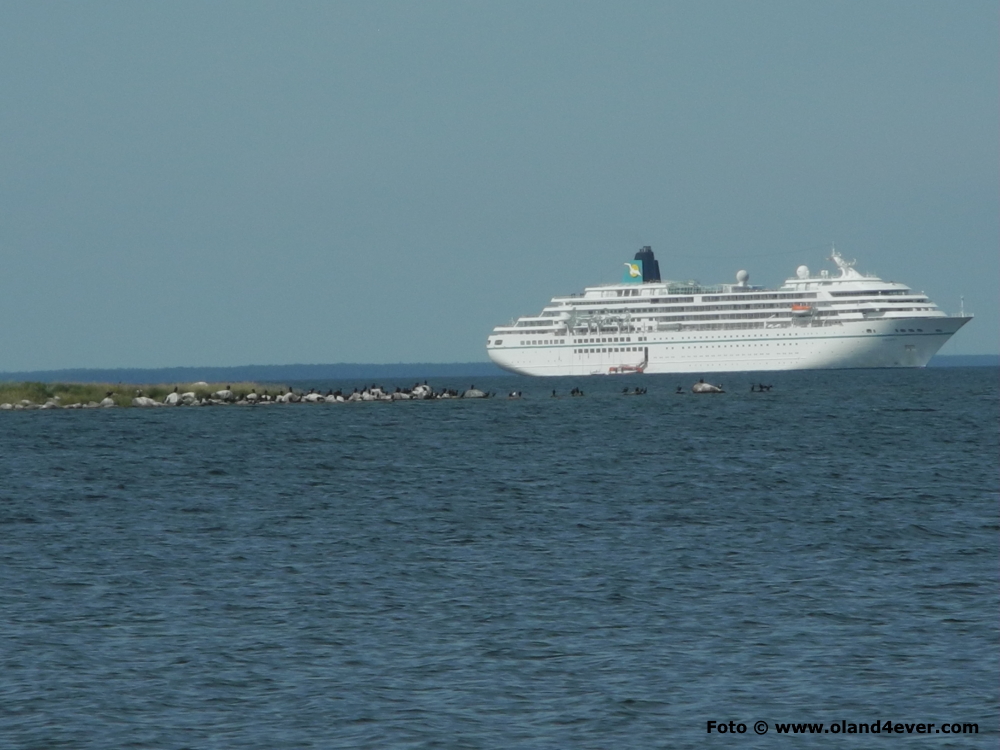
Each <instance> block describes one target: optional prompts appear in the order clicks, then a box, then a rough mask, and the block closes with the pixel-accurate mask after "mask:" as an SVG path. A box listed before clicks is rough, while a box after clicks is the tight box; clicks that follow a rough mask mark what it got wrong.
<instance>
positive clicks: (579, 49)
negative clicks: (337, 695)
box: [0, 0, 1000, 371]
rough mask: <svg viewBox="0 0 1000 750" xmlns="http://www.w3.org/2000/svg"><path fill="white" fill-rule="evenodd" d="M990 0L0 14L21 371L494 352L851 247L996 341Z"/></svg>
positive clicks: (8, 309) (985, 348) (3, 303)
mask: <svg viewBox="0 0 1000 750" xmlns="http://www.w3.org/2000/svg"><path fill="white" fill-rule="evenodd" d="M998 29H1000V11H998V4H997V3H996V2H975V1H974V0H966V1H965V2H961V3H940V2H931V3H925V2H877V1H875V2H873V1H871V0H868V1H866V2H850V1H846V0H845V1H838V2H812V3H802V2H705V3H694V2H691V3H667V2H657V3H644V2H632V3H625V4H622V3H614V4H612V3H607V2H600V3H598V2H595V3H587V2H555V1H554V0H552V1H547V2H503V3H485V2H461V3H460V2H450V3H436V2H421V3H412V2H407V3H404V2H364V3H343V4H337V3H328V2H323V3H306V2H301V3H277V2H270V3H255V2H246V1H243V2H232V3H226V2H213V3H204V2H192V3H185V2H171V3H134V2H122V3H111V2H94V3H68V2H67V3H51V2H32V3H12V2H8V3H3V4H0V104H2V106H0V193H2V195H0V268H2V269H3V281H4V285H3V287H4V291H3V294H2V295H0V315H2V321H3V324H2V325H3V331H4V336H3V341H4V343H3V348H2V350H0V370H7V371H14V370H28V369H47V368H64V367H67V368H68V367H161V366H184V365H220V366H224V365H241V364H286V363H299V362H301V363H327V362H380V363H384V362H414V361H423V362H428V361H429V362H449V361H474V360H485V359H486V354H485V346H484V345H485V341H486V336H487V334H488V333H489V331H490V329H491V328H492V326H493V325H496V324H498V323H502V322H506V321H507V320H509V319H510V318H511V317H514V316H516V315H521V314H527V313H534V312H537V311H538V310H540V309H541V307H542V306H543V305H544V304H545V303H546V302H547V301H548V299H549V298H550V297H551V296H553V295H555V294H564V293H570V292H577V291H580V290H582V288H583V287H584V286H585V285H588V284H596V283H604V282H613V281H616V280H617V279H618V278H619V276H620V269H621V267H622V266H621V263H622V261H623V260H626V259H628V258H630V257H631V256H632V255H633V254H634V253H635V251H636V250H637V249H638V248H639V246H640V245H647V244H648V245H652V246H653V249H654V251H655V252H656V254H657V257H658V258H659V260H660V267H661V270H662V272H663V275H664V276H665V277H668V278H677V279H690V278H694V279H699V280H701V281H702V282H705V283H717V282H722V281H729V280H731V279H733V278H734V274H735V272H736V271H737V270H738V269H740V268H746V269H747V270H749V271H750V274H751V281H752V282H753V283H758V284H767V285H772V284H778V283H780V282H781V281H782V280H783V279H784V278H785V277H787V276H790V275H792V273H793V271H794V269H795V267H796V266H797V265H799V264H800V263H806V264H807V265H809V266H810V267H812V268H814V269H818V268H822V267H829V264H826V266H824V258H825V256H826V255H827V254H828V248H829V245H830V243H831V242H836V244H837V247H838V249H839V250H840V251H841V252H842V253H843V254H844V255H845V256H847V257H848V258H857V259H858V266H857V267H858V269H859V270H861V271H863V272H865V271H867V272H874V273H878V274H880V275H882V276H883V277H885V278H890V279H893V280H896V281H902V282H905V283H907V284H909V285H910V286H912V287H914V288H916V289H918V290H923V291H926V292H927V293H928V294H929V295H930V296H931V298H932V299H934V300H935V301H936V302H937V303H938V304H939V305H941V306H942V307H944V308H945V309H948V310H952V311H956V312H957V310H958V307H959V298H960V296H961V295H964V296H965V307H966V310H967V311H972V312H974V313H976V315H977V318H976V320H974V321H973V322H972V323H970V324H969V325H968V326H966V328H965V329H963V330H962V331H961V332H959V334H958V335H957V336H956V337H955V338H954V339H953V340H952V341H951V342H950V343H949V344H948V345H947V346H946V348H945V349H944V350H943V353H955V354H977V353H996V352H997V351H998V349H1000V293H998V286H997V285H998V282H1000V226H998V206H1000V170H998V164H1000V154H998V133H1000V93H998V92H1000V73H998V71H1000V64H998V63H1000V54H998V51H1000V31H998Z"/></svg>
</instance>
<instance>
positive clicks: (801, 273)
mask: <svg viewBox="0 0 1000 750" xmlns="http://www.w3.org/2000/svg"><path fill="white" fill-rule="evenodd" d="M795 275H796V276H798V277H799V278H800V279H803V280H804V279H808V278H809V266H806V265H802V266H799V267H798V268H796V269H795Z"/></svg>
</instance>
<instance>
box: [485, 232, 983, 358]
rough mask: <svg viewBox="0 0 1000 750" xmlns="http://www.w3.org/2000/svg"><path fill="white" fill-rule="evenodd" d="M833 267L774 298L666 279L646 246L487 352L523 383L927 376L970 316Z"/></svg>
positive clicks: (740, 278) (751, 290)
mask: <svg viewBox="0 0 1000 750" xmlns="http://www.w3.org/2000/svg"><path fill="white" fill-rule="evenodd" d="M830 260H831V261H832V262H833V263H834V264H835V266H836V270H835V271H834V272H833V273H831V272H830V271H826V270H824V271H820V272H819V274H813V273H811V272H810V270H809V268H808V267H806V266H799V267H798V269H797V270H796V272H795V276H793V277H792V278H790V279H788V280H787V281H785V283H784V284H782V285H781V286H780V287H778V288H777V289H767V288H764V287H759V286H751V285H750V283H749V275H748V274H747V272H746V271H739V272H738V273H737V274H736V283H735V284H720V285H717V286H702V285H700V284H698V283H697V282H693V281H688V282H684V281H662V280H661V279H660V268H659V262H658V261H657V260H656V258H655V257H654V255H653V251H652V249H651V248H650V247H648V246H647V247H643V248H642V249H641V250H639V252H638V253H636V254H635V259H634V260H632V261H629V262H627V263H625V264H624V265H625V269H624V272H623V277H622V281H621V283H618V284H607V285H603V286H593V287H587V288H586V290H584V292H583V294H573V295H569V296H566V297H554V298H553V299H552V301H551V302H550V303H549V304H548V305H547V306H546V307H545V308H544V309H543V310H542V311H541V313H539V314H538V315H531V316H524V317H521V318H518V319H517V320H512V321H511V322H510V323H509V324H508V325H501V326H497V327H496V328H494V329H493V332H492V333H491V334H490V336H489V338H488V340H487V344H486V348H487V352H488V353H489V356H490V359H491V360H493V362H495V363H496V364H497V365H499V366H500V367H502V368H504V369H505V370H510V371H511V372H515V373H518V374H520V375H614V374H622V373H642V372H645V373H682V372H692V373H708V372H749V371H759V370H808V369H823V368H855V367H923V366H925V365H926V364H927V362H928V361H929V360H930V358H931V357H932V356H933V355H934V353H935V352H937V351H938V350H939V349H940V348H941V347H942V346H943V345H944V343H945V342H946V341H947V340H948V339H949V337H951V335H952V334H954V333H955V332H956V331H957V330H958V329H959V328H961V327H962V326H963V325H965V324H966V323H967V322H968V321H969V320H970V319H971V316H968V317H967V316H966V315H965V314H964V311H963V313H962V314H961V315H957V316H955V315H948V314H947V313H945V312H943V311H942V310H941V309H940V308H938V306H937V305H935V304H934V303H933V302H931V300H929V299H928V298H927V296H926V295H925V294H924V293H923V292H915V291H913V290H912V289H910V288H909V287H907V286H905V285H904V284H899V283H896V282H893V281H883V280H882V279H880V278H878V277H877V276H870V275H863V274H861V273H859V272H858V271H856V270H855V269H854V262H853V261H847V260H845V259H844V258H843V257H842V256H841V255H840V253H838V252H837V251H836V249H834V250H832V252H831V255H830Z"/></svg>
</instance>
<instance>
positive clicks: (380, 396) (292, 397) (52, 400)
mask: <svg viewBox="0 0 1000 750" xmlns="http://www.w3.org/2000/svg"><path fill="white" fill-rule="evenodd" d="M100 387H101V386H100V385H88V386H82V385H78V386H75V387H74V386H73V385H72V384H71V385H67V386H62V390H63V391H65V392H64V393H60V392H59V391H60V387H59V386H54V387H51V388H48V387H45V386H42V384H36V383H32V384H20V386H19V387H18V388H11V389H8V390H13V391H16V390H21V391H25V390H27V391H36V392H37V391H39V390H40V391H41V392H42V393H43V394H46V395H45V400H44V401H42V400H41V399H40V398H38V397H37V396H36V399H31V398H21V399H11V400H10V401H3V402H0V411H27V410H36V409H39V410H40V409H112V408H123V407H124V408H128V407H136V408H162V407H181V406H265V405H270V404H298V403H305V404H321V403H322V404H338V403H352V402H370V401H434V400H440V399H457V398H472V399H477V398H490V397H491V396H493V395H495V394H491V393H489V392H486V391H482V390H479V389H477V388H476V387H475V386H474V385H473V386H471V387H469V388H468V389H466V390H464V391H457V390H454V389H451V388H442V389H441V390H440V391H435V390H434V389H433V388H432V387H431V386H429V385H428V384H427V383H426V382H424V383H422V384H421V383H417V384H414V386H413V387H412V388H396V389H395V390H394V391H389V390H387V389H385V388H384V387H382V386H379V385H370V386H366V387H364V388H363V389H358V388H355V389H354V391H353V392H351V393H344V392H343V391H342V390H336V391H334V390H332V389H330V390H328V391H327V392H326V393H321V392H319V391H316V390H315V389H312V388H310V389H309V390H308V391H302V390H295V389H294V388H291V387H280V386H279V387H274V386H269V387H266V388H265V387H262V386H260V385H257V384H244V385H243V386H242V387H233V386H231V385H226V386H225V387H216V388H215V389H213V388H212V386H209V384H208V383H204V382H198V383H190V384H186V385H185V386H184V387H183V388H184V390H182V386H180V385H177V386H174V387H173V390H172V391H169V392H168V393H166V395H163V393H164V391H166V390H167V389H168V388H169V386H147V387H145V388H138V389H135V390H134V391H133V394H132V395H127V394H125V393H122V390H124V389H122V388H120V387H119V388H117V389H115V388H108V390H106V391H105V394H104V397H103V398H101V399H100V400H98V398H97V397H96V395H95V394H94V393H93V391H94V389H95V388H100ZM74 390H76V391H80V390H83V391H85V393H79V392H78V393H76V394H73V393H72V392H73V391H74ZM272 390H273V391H275V392H274V393H272ZM48 391H52V392H51V393H47V392H48ZM68 394H71V395H68ZM147 394H148V395H147ZM3 395H5V394H4V393H3V390H2V389H0V398H2V397H3ZM81 396H82V397H81ZM88 396H89V398H88Z"/></svg>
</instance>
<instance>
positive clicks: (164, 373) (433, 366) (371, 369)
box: [0, 354, 1000, 385]
mask: <svg viewBox="0 0 1000 750" xmlns="http://www.w3.org/2000/svg"><path fill="white" fill-rule="evenodd" d="M928 367H1000V354H953V355H944V356H936V357H934V358H933V359H932V360H931V361H930V364H929V365H928ZM511 375H512V373H509V372H507V371H505V370H501V369H500V368H499V367H497V366H496V365H494V364H493V363H492V362H453V363H447V364H441V363H433V362H423V363H421V362H413V363H399V364H363V363H347V364H330V365H244V366H239V367H159V368H106V369H96V368H93V369H83V368H77V369H66V370H35V371H27V372H0V382H29V381H30V382H36V383H129V384H137V385H141V384H146V383H191V382H195V381H206V382H209V383H221V382H258V383H260V382H267V383H293V382H300V381H327V380H362V381H363V380H371V379H374V380H403V379H420V380H423V379H427V378H465V377H499V376H511Z"/></svg>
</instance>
